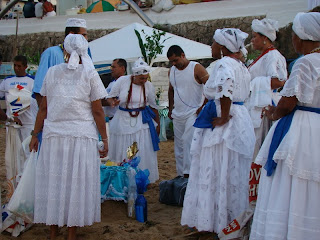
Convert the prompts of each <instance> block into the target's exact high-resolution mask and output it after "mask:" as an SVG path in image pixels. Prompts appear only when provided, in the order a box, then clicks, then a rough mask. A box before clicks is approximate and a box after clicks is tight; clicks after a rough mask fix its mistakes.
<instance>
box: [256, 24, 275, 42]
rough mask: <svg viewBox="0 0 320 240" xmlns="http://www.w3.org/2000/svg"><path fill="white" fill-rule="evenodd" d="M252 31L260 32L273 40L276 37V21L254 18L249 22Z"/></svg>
mask: <svg viewBox="0 0 320 240" xmlns="http://www.w3.org/2000/svg"><path fill="white" fill-rule="evenodd" d="M251 28H252V30H253V31H254V32H256V33H260V34H262V35H264V36H266V37H267V38H269V39H270V40H271V42H273V41H274V40H276V38H277V33H276V32H277V31H279V27H278V21H276V20H273V19H268V18H264V19H262V20H258V19H254V20H253V21H252V24H251Z"/></svg>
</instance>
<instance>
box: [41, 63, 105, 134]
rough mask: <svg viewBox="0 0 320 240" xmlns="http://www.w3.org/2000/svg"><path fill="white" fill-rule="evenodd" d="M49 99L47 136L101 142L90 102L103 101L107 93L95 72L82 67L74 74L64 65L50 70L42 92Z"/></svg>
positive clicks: (45, 127) (45, 126) (45, 128)
mask: <svg viewBox="0 0 320 240" xmlns="http://www.w3.org/2000/svg"><path fill="white" fill-rule="evenodd" d="M40 94H41V95H42V96H46V97H47V119H46V120H45V123H44V135H43V137H49V136H57V135H59V136H61V135H63V136H75V137H89V138H94V139H97V138H98V134H97V129H96V125H95V122H94V118H93V115H92V108H91V102H93V101H96V100H99V99H103V98H105V97H106V96H107V92H106V90H105V88H104V86H103V84H102V81H101V79H100V77H99V75H98V73H97V71H95V70H86V69H84V68H83V65H82V64H80V65H79V67H78V68H77V69H75V70H70V69H68V68H67V64H65V63H62V64H59V65H56V66H53V67H51V68H49V70H48V73H47V75H46V77H45V79H44V82H43V85H42V88H41V92H40Z"/></svg>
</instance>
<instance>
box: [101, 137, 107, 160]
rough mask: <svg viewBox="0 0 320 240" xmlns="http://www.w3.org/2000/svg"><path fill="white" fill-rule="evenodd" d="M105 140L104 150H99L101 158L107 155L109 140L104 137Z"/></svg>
mask: <svg viewBox="0 0 320 240" xmlns="http://www.w3.org/2000/svg"><path fill="white" fill-rule="evenodd" d="M102 142H103V150H99V154H100V157H101V158H104V157H106V156H107V154H108V151H109V148H108V140H107V139H104V140H102Z"/></svg>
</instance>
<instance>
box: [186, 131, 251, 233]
mask: <svg viewBox="0 0 320 240" xmlns="http://www.w3.org/2000/svg"><path fill="white" fill-rule="evenodd" d="M205 131H211V129H206V130H202V129H196V130H195V134H194V137H193V142H192V146H191V154H192V160H191V169H190V176H189V182H188V186H187V190H186V194H185V198H184V203H183V210H182V217H181V224H182V225H188V226H189V227H196V228H197V229H198V230H199V231H210V232H212V231H214V232H216V233H219V232H220V231H221V230H222V229H223V228H225V227H226V226H227V225H228V224H229V223H230V222H231V221H232V220H233V219H234V218H236V217H237V216H238V215H240V213H242V212H243V211H245V210H246V209H247V207H248V205H249V200H248V198H249V171H250V165H251V157H245V156H243V155H241V154H239V153H237V152H235V151H232V150H230V149H229V148H227V147H226V143H225V141H222V142H221V143H220V144H215V145H213V146H211V147H202V143H203V137H202V134H204V132H205Z"/></svg>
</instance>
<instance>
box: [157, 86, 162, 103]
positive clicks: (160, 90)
mask: <svg viewBox="0 0 320 240" xmlns="http://www.w3.org/2000/svg"><path fill="white" fill-rule="evenodd" d="M162 93H163V90H162V88H161V87H158V89H157V91H156V97H157V99H158V100H159V99H160V97H161V94H162Z"/></svg>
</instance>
